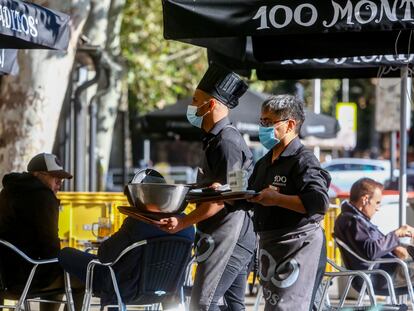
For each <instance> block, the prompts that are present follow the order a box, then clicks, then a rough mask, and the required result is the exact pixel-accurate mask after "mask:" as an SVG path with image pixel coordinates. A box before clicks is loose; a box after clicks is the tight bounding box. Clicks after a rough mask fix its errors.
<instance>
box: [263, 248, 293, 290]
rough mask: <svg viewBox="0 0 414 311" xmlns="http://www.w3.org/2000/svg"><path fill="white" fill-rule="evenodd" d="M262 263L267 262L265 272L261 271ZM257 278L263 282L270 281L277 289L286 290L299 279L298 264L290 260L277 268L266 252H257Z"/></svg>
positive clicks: (274, 261) (271, 257)
mask: <svg viewBox="0 0 414 311" xmlns="http://www.w3.org/2000/svg"><path fill="white" fill-rule="evenodd" d="M263 261H267V262H268V267H267V269H266V271H263V268H264V267H263V264H262V262H263ZM259 264H260V267H259V276H260V278H261V279H262V280H263V281H266V282H268V281H271V282H272V284H273V285H274V286H276V287H278V288H288V287H290V286H292V285H293V284H294V283H295V282H296V281H297V279H298V278H299V264H298V262H297V261H296V259H294V258H292V259H290V260H289V261H287V262H284V263H282V264H280V265H279V266H277V262H276V260H275V259H274V258H273V256H272V255H270V254H269V253H268V252H267V251H266V250H264V249H261V250H260V252H259Z"/></svg>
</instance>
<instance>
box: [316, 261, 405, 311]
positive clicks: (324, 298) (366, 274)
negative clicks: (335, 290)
mask: <svg viewBox="0 0 414 311" xmlns="http://www.w3.org/2000/svg"><path fill="white" fill-rule="evenodd" d="M327 264H329V265H331V266H332V267H333V268H334V269H336V270H338V271H336V272H325V274H324V276H325V279H324V281H323V282H322V294H321V297H320V303H319V306H318V311H322V310H341V309H346V310H372V307H373V306H376V305H377V302H376V297H375V290H374V287H373V285H372V282H371V279H370V275H372V274H379V275H382V276H383V277H384V278H385V280H386V283H387V287H388V290H389V296H390V300H391V304H386V305H382V306H381V308H380V310H384V311H385V310H400V311H402V310H407V309H408V308H407V306H406V305H404V304H402V305H401V304H398V303H397V299H396V296H395V291H394V287H393V282H392V279H391V277H390V276H389V275H388V274H387V273H386V272H385V271H383V270H378V269H373V270H347V269H345V268H344V267H341V266H338V265H337V264H336V263H335V262H334V261H333V260H331V259H329V258H328V259H327ZM335 277H348V283H347V286H346V287H345V289H344V291H343V293H342V294H341V295H340V297H339V302H338V304H337V305H336V306H332V305H331V303H330V299H329V296H328V290H329V286H330V285H331V284H332V280H333V279H334V278H335ZM355 277H360V278H362V280H363V284H364V286H365V287H366V290H367V291H368V297H369V300H370V305H369V306H362V301H359V300H358V301H357V303H356V305H353V306H352V305H347V306H346V307H345V301H346V298H347V296H348V293H349V288H350V285H351V282H352V280H353V279H354V278H355ZM364 291H365V289H364Z"/></svg>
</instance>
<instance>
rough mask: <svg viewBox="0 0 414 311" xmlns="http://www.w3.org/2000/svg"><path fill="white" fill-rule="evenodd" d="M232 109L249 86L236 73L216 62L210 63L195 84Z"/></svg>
mask: <svg viewBox="0 0 414 311" xmlns="http://www.w3.org/2000/svg"><path fill="white" fill-rule="evenodd" d="M197 88H198V89H200V90H202V91H204V92H206V93H207V94H209V95H211V96H212V97H214V98H216V99H217V100H219V101H220V102H221V103H223V104H224V105H226V106H227V107H228V108H230V109H232V108H234V107H236V106H237V105H238V104H239V98H240V97H241V96H242V95H243V94H244V93H245V92H246V91H247V89H248V88H249V86H248V85H247V83H246V82H244V81H243V80H242V79H241V78H240V77H239V76H238V75H237V74H235V73H234V72H233V71H231V70H228V69H227V68H225V67H223V66H220V65H218V64H216V63H211V64H210V66H209V67H208V69H207V71H206V73H205V74H204V76H203V78H202V79H201V81H200V83H199V84H198V86H197Z"/></svg>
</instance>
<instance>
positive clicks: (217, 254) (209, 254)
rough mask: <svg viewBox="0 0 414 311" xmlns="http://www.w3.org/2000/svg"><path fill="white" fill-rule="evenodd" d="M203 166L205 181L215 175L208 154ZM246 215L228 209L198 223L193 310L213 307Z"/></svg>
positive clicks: (201, 175) (200, 179)
mask: <svg viewBox="0 0 414 311" xmlns="http://www.w3.org/2000/svg"><path fill="white" fill-rule="evenodd" d="M227 127H231V128H234V127H233V126H232V125H227V126H225V127H224V128H227ZM224 128H223V129H224ZM207 148H208V147H207ZM245 165H247V166H248V165H250V163H244V164H243V167H242V168H243V169H244V168H245ZM202 167H203V168H204V169H205V170H206V171H204V172H202V171H199V173H198V176H197V182H205V181H206V180H207V178H206V176H211V175H212V174H211V172H210V171H209V165H208V162H207V159H206V157H204V163H203V166H202ZM245 217H249V216H248V215H247V212H245V211H242V210H237V211H233V212H228V211H227V209H226V208H224V209H223V210H222V211H220V212H219V213H218V214H216V215H214V216H213V217H212V218H209V219H207V220H206V221H204V222H202V223H200V224H199V225H198V226H197V243H196V261H197V264H198V265H197V271H196V276H195V281H194V285H193V289H192V292H191V308H190V310H201V309H202V310H204V309H205V310H208V309H209V307H210V304H211V301H212V299H213V297H214V294H215V292H216V289H217V286H218V285H219V282H220V280H221V277H222V275H223V273H224V271H225V268H226V266H227V263H228V262H229V260H230V257H231V255H232V254H233V250H234V248H235V246H236V243H237V242H238V239H239V236H240V232H241V230H242V227H243V223H244V221H245ZM249 221H251V220H249ZM201 306H202V307H201Z"/></svg>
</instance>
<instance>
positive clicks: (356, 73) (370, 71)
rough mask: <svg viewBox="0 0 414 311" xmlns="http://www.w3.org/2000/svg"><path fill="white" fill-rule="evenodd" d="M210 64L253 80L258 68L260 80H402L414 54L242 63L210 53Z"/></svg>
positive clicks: (412, 62)
mask: <svg viewBox="0 0 414 311" xmlns="http://www.w3.org/2000/svg"><path fill="white" fill-rule="evenodd" d="M208 59H209V61H212V62H216V63H219V64H222V65H223V66H226V67H227V68H229V69H231V70H233V71H235V72H237V73H238V74H240V75H243V76H246V77H250V75H251V70H252V69H256V74H257V77H258V79H260V80H289V79H292V80H300V79H343V78H350V79H352V78H354V79H357V78H375V77H383V78H385V77H387V78H390V77H400V76H401V72H400V70H399V69H400V68H401V67H402V66H409V67H413V64H414V54H410V55H403V54H400V55H373V56H354V57H340V58H305V59H287V60H283V61H272V62H258V61H255V60H254V58H253V57H250V58H249V57H246V59H245V60H243V61H242V60H240V59H237V58H234V57H230V56H227V55H223V54H220V53H218V52H215V51H213V50H208Z"/></svg>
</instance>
